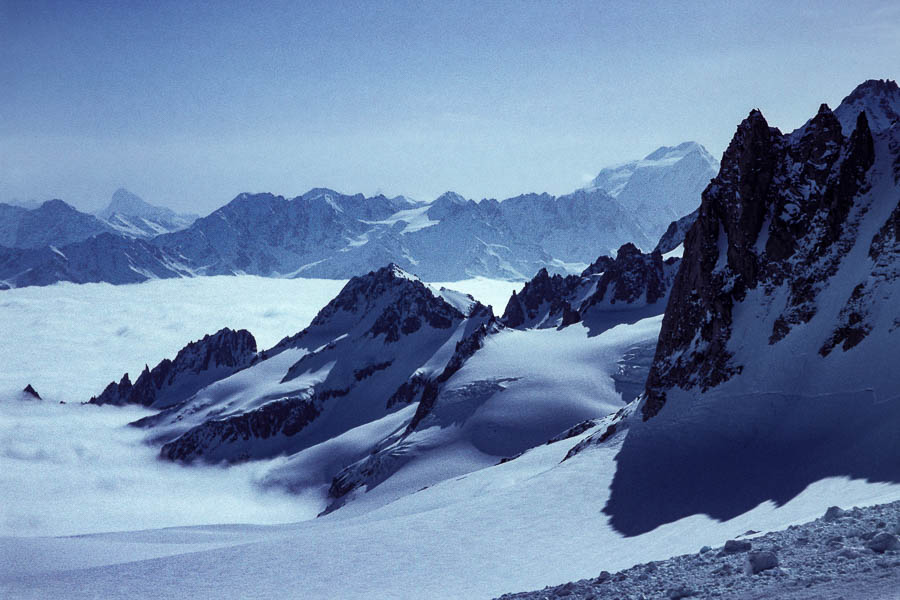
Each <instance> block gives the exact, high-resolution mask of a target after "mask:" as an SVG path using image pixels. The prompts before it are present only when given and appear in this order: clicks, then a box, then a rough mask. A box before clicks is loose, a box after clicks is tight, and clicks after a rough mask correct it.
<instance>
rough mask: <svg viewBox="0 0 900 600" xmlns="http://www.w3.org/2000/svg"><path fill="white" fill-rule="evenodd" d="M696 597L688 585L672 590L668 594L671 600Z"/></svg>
mask: <svg viewBox="0 0 900 600" xmlns="http://www.w3.org/2000/svg"><path fill="white" fill-rule="evenodd" d="M693 595H694V590H692V589H691V588H689V587H687V586H686V585H680V586H678V587H674V588H671V589H670V590H669V592H668V597H669V598H670V600H680V599H681V598H690V597H691V596H693Z"/></svg>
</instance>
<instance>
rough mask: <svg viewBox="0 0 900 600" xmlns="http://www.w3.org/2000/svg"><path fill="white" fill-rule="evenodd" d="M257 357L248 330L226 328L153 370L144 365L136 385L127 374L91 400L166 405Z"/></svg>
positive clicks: (148, 405)
mask: <svg viewBox="0 0 900 600" xmlns="http://www.w3.org/2000/svg"><path fill="white" fill-rule="evenodd" d="M255 357H256V340H255V339H254V338H253V336H252V335H251V334H250V332H249V331H247V330H245V329H240V330H237V331H235V330H231V329H228V328H225V329H222V330H220V331H218V332H216V333H214V334H212V335H207V336H204V337H203V339H201V340H198V341H196V342H191V343H190V344H188V345H187V346H185V347H184V348H182V349H181V350H180V351H179V352H178V354H177V355H176V356H175V359H174V360H170V359H168V358H167V359H164V360H163V361H162V362H160V363H159V364H158V365H156V366H155V367H154V368H153V369H152V370H151V369H150V367H149V366H145V367H144V370H143V371H142V372H141V374H140V376H139V377H138V379H137V381H135V382H134V384H132V383H131V379H130V378H129V377H128V373H125V374H124V375H123V376H122V379H121V380H120V381H119V382H118V383H116V382H112V383H110V384H109V385H108V386H106V389H105V390H103V393H102V394H100V395H99V396H95V397H93V398H91V399H90V401H89V403H90V404H113V405H117V406H121V405H124V404H138V405H140V406H147V407H153V408H166V407H167V406H170V405H171V404H173V403H174V402H176V401H180V400H184V399H185V398H187V397H189V396H190V395H192V394H193V393H194V392H196V391H197V390H199V389H200V388H202V387H204V386H206V385H209V384H210V383H212V382H213V381H216V380H218V379H222V378H225V377H228V376H229V375H231V374H233V373H235V372H236V371H238V370H240V369H243V368H245V367H247V366H248V365H250V363H251V362H252V361H253V359H254V358H255Z"/></svg>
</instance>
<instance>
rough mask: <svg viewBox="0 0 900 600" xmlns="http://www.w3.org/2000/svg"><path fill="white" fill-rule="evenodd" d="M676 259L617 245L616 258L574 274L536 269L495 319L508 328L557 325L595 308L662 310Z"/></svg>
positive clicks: (575, 320)
mask: <svg viewBox="0 0 900 600" xmlns="http://www.w3.org/2000/svg"><path fill="white" fill-rule="evenodd" d="M678 260H679V259H678V258H674V257H673V258H670V259H668V260H666V261H664V260H663V259H662V254H661V253H660V252H659V251H658V250H656V251H654V252H651V253H649V254H645V253H642V252H641V251H640V250H639V249H638V248H637V247H636V246H635V245H634V244H631V243H628V244H625V245H623V246H622V247H620V248H619V250H618V252H617V253H616V258H615V259H613V258H610V257H608V256H602V257H600V258H598V259H597V260H596V261H595V262H594V263H593V264H592V265H591V266H590V267H588V268H587V269H585V271H584V272H582V274H581V275H580V276H576V275H569V276H567V277H563V276H561V275H553V276H551V275H550V274H549V273H548V272H547V270H546V269H542V270H541V271H539V272H538V274H537V275H535V276H534V278H533V279H532V280H531V281H529V282H528V283H526V284H525V286H524V287H523V288H522V290H521V291H520V292H519V293H515V292H514V293H513V295H512V297H511V298H510V299H509V302H508V303H507V305H506V310H505V311H504V312H503V317H502V318H501V322H502V323H503V324H504V325H505V326H506V327H513V328H535V327H536V328H548V327H558V328H563V327H566V326H568V325H572V324H573V323H578V322H581V321H583V320H584V319H585V318H586V317H588V316H589V315H590V314H593V313H598V312H619V311H630V310H633V309H642V310H643V311H644V312H648V311H646V310H644V309H647V308H648V307H651V309H650V311H649V312H648V314H647V315H645V316H649V314H650V312H653V311H654V310H655V311H656V313H655V314H659V313H661V312H663V310H664V309H665V302H666V299H667V297H668V292H669V288H670V286H671V283H672V280H673V278H674V275H675V272H676V270H677V268H678V267H677V266H678Z"/></svg>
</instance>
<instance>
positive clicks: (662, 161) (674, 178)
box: [585, 141, 719, 239]
mask: <svg viewBox="0 0 900 600" xmlns="http://www.w3.org/2000/svg"><path fill="white" fill-rule="evenodd" d="M718 171H719V162H718V161H717V160H716V159H715V157H713V155H711V154H710V153H709V152H708V151H707V150H706V148H704V147H703V145H702V144H699V143H698V142H694V141H687V142H682V143H680V144H678V145H676V146H661V147H659V148H657V149H656V150H654V151H653V152H651V153H650V154H648V155H647V156H645V157H644V158H643V159H641V160H633V161H630V162H627V163H623V164H619V165H616V166H612V167H607V168H605V169H603V170H601V171H600V173H598V174H597V177H595V178H594V180H593V181H592V182H591V183H590V184H589V185H588V186H586V187H585V190H588V191H594V190H601V191H604V192H606V193H607V194H609V195H610V196H612V197H613V198H615V199H617V200H618V201H619V202H620V203H621V204H622V205H623V206H624V207H626V208H627V209H630V210H631V211H632V212H633V213H634V214H635V215H639V218H640V219H641V221H642V224H643V225H644V229H645V232H646V234H647V236H648V237H650V238H652V239H659V237H660V236H661V235H663V233H665V231H666V228H667V227H668V226H669V224H670V223H671V222H672V221H676V220H678V219H680V218H681V217H683V216H684V215H687V214H689V213H691V212H692V211H693V210H695V209H696V208H697V207H698V206H700V194H701V192H703V190H704V188H706V186H707V185H708V184H709V182H710V180H711V179H712V178H713V177H715V176H716V173H718Z"/></svg>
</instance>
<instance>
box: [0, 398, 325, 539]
mask: <svg viewBox="0 0 900 600" xmlns="http://www.w3.org/2000/svg"><path fill="white" fill-rule="evenodd" d="M146 414H148V413H147V412H146V411H143V410H139V409H134V408H125V409H122V408H115V407H96V406H81V405H72V404H66V405H61V404H52V403H50V402H36V401H25V400H20V399H19V398H18V397H12V398H10V397H8V396H7V397H4V398H2V399H0V536H3V535H14V536H33V535H71V534H80V533H98V532H104V531H119V530H137V529H149V528H158V527H169V526H176V525H197V524H211V523H259V524H264V523H285V522H293V521H300V520H304V519H308V518H312V517H314V516H315V515H316V513H317V512H318V511H319V510H321V507H320V502H319V501H316V500H315V499H306V498H303V497H297V496H288V495H285V494H281V493H278V492H276V491H262V490H261V488H259V487H258V486H257V485H256V483H255V482H256V481H257V479H258V478H259V477H261V476H262V474H263V472H264V471H265V470H267V469H268V468H269V467H270V466H271V463H269V462H265V463H251V464H246V465H238V466H235V467H230V468H220V467H196V466H194V467H183V466H178V465H175V464H172V463H168V462H164V461H161V460H159V459H158V458H157V450H156V449H155V448H153V447H150V446H147V445H145V444H143V443H142V436H143V434H144V432H143V431H141V430H138V429H136V428H133V427H128V426H127V425H126V424H127V423H128V422H130V421H132V420H134V419H137V418H140V417H141V416H144V415H146Z"/></svg>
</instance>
